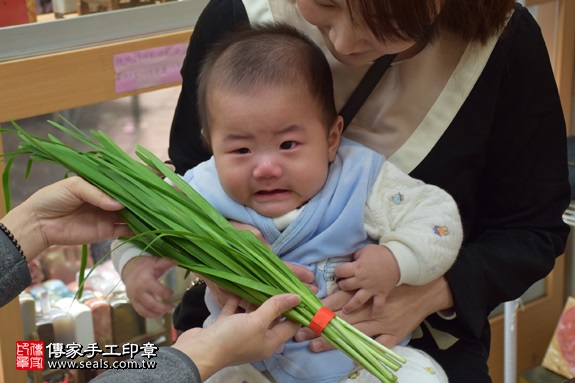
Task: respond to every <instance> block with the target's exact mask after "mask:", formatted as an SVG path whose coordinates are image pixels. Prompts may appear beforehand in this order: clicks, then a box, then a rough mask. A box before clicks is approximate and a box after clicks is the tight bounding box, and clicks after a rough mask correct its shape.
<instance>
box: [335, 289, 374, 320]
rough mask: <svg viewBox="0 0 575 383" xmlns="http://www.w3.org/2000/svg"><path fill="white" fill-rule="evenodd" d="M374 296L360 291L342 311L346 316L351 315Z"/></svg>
mask: <svg viewBox="0 0 575 383" xmlns="http://www.w3.org/2000/svg"><path fill="white" fill-rule="evenodd" d="M371 297H372V294H371V293H370V292H369V291H367V290H363V289H361V290H358V291H357V293H355V295H354V296H353V297H352V298H351V299H350V300H349V302H347V303H346V304H345V306H343V307H342V309H341V311H342V312H343V313H344V314H349V313H352V312H354V311H355V310H357V309H358V308H360V307H361V306H363V305H364V304H365V303H366V302H367V301H368V300H369V299H370V298H371Z"/></svg>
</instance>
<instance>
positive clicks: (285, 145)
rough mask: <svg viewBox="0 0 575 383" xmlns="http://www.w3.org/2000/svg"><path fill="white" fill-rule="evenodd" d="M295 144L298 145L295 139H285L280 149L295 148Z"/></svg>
mask: <svg viewBox="0 0 575 383" xmlns="http://www.w3.org/2000/svg"><path fill="white" fill-rule="evenodd" d="M295 146H296V143H295V141H285V142H282V143H281V145H280V149H282V150H289V149H293V148H295Z"/></svg>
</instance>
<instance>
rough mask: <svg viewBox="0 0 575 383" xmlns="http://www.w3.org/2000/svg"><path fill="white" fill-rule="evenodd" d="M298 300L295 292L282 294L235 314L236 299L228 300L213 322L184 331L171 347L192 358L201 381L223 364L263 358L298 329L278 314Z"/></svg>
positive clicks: (237, 302) (297, 326)
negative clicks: (251, 308)
mask: <svg viewBox="0 0 575 383" xmlns="http://www.w3.org/2000/svg"><path fill="white" fill-rule="evenodd" d="M299 302H300V298H299V297H298V296H297V295H293V294H282V295H277V296H275V297H272V298H270V299H268V300H267V301H266V302H264V303H263V304H262V305H261V306H260V307H259V308H258V309H257V310H255V311H254V312H252V313H250V314H236V311H237V308H238V304H239V299H230V300H228V301H227V302H226V304H225V305H224V307H223V308H222V312H221V314H220V315H219V317H218V319H217V320H216V322H215V323H214V324H212V325H211V326H209V327H207V328H204V329H200V328H195V329H191V330H188V331H186V332H184V333H183V334H182V335H181V336H180V337H179V338H178V340H177V341H176V343H175V344H174V345H173V347H174V348H177V349H179V350H180V351H182V352H184V353H185V354H186V355H188V356H189V357H190V358H191V359H192V361H193V362H194V363H195V364H196V366H197V367H198V370H199V371H200V375H201V377H202V380H205V379H207V378H208V377H210V376H211V375H212V374H213V373H215V372H217V371H218V370H220V369H222V368H223V367H226V366H234V365H238V364H243V363H248V362H253V361H257V360H262V359H266V358H268V357H269V356H271V355H272V353H273V352H274V350H276V349H277V348H278V346H280V345H281V344H283V343H284V342H286V341H287V340H288V339H290V338H292V337H293V336H294V335H295V333H296V332H297V330H298V328H299V325H298V324H296V323H293V322H291V321H288V320H285V321H279V317H280V315H281V314H282V313H284V312H286V311H288V310H289V309H291V308H293V307H294V306H296V305H297V304H299Z"/></svg>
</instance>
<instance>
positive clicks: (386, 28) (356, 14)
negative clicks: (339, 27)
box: [347, 0, 515, 43]
mask: <svg viewBox="0 0 575 383" xmlns="http://www.w3.org/2000/svg"><path fill="white" fill-rule="evenodd" d="M347 7H348V10H349V13H350V15H351V18H352V21H353V22H355V23H362V24H363V23H365V25H366V26H367V27H368V29H369V30H370V31H371V32H372V33H373V34H374V36H375V37H377V38H378V39H379V40H380V41H382V42H386V41H397V40H399V41H401V40H411V41H423V40H429V39H433V38H434V37H436V36H437V34H438V33H439V32H440V31H441V30H445V31H448V32H452V33H454V34H457V35H458V36H460V37H461V38H463V39H465V40H469V41H479V42H483V43H484V42H486V41H487V40H488V39H489V38H490V37H492V36H494V35H496V34H497V33H499V32H500V31H501V29H502V28H503V26H504V25H505V21H506V20H507V17H508V15H509V12H510V11H511V10H513V9H514V7H515V0H347Z"/></svg>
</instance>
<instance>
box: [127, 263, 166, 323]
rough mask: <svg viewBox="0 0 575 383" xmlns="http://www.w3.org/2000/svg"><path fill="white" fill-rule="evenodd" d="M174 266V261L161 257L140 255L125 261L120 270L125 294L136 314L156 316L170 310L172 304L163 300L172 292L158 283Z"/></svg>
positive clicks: (149, 316)
mask: <svg viewBox="0 0 575 383" xmlns="http://www.w3.org/2000/svg"><path fill="white" fill-rule="evenodd" d="M172 266H174V263H172V262H171V261H169V260H167V259H166V258H161V257H152V256H140V257H137V258H134V259H133V260H131V261H129V262H128V263H126V266H124V269H123V270H122V280H123V281H124V284H125V285H126V294H128V298H129V299H130V303H131V304H132V307H134V310H136V312H137V313H138V314H140V315H141V316H143V317H146V318H157V317H160V316H162V315H164V314H166V313H169V312H171V311H172V306H170V305H168V304H166V303H164V302H163V300H166V299H169V298H170V297H171V296H172V294H173V292H172V290H170V289H169V288H168V287H166V286H164V285H163V284H161V283H160V281H159V279H160V277H161V276H162V275H164V273H165V272H166V271H167V270H168V269H169V268H171V267H172Z"/></svg>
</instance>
